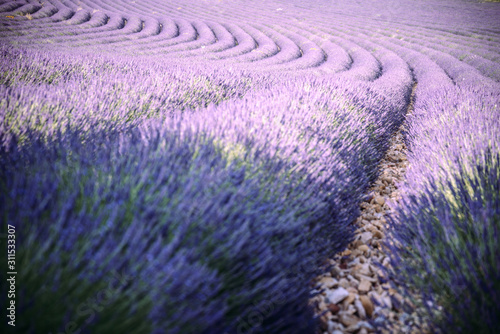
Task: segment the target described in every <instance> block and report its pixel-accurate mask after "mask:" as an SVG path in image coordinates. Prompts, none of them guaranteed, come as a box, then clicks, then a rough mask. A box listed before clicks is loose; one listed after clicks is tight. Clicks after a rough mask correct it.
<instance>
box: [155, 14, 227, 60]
mask: <svg viewBox="0 0 500 334" xmlns="http://www.w3.org/2000/svg"><path fill="white" fill-rule="evenodd" d="M192 24H193V26H194V27H195V28H196V30H197V31H198V32H199V33H200V38H199V39H197V41H196V43H191V44H190V45H189V44H182V45H180V46H178V47H176V48H174V47H171V48H168V49H164V50H159V51H156V50H155V49H149V51H148V56H150V55H155V54H159V53H168V55H169V57H180V58H186V57H195V56H198V57H202V58H203V59H204V60H205V59H206V58H211V59H216V57H217V56H214V55H213V54H212V53H213V52H215V53H218V52H222V51H225V50H231V49H232V48H233V47H235V46H236V39H235V38H234V37H233V35H231V33H230V32H229V31H228V30H227V29H226V28H224V27H223V26H222V25H220V24H217V23H213V22H212V23H209V22H201V21H194V22H192Z"/></svg>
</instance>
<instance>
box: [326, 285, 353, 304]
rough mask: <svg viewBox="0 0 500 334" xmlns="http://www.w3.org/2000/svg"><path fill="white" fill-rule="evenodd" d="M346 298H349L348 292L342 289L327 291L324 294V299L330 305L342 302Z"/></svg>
mask: <svg viewBox="0 0 500 334" xmlns="http://www.w3.org/2000/svg"><path fill="white" fill-rule="evenodd" d="M347 296H349V292H348V291H347V290H346V289H344V288H342V287H340V288H337V289H335V290H328V291H327V292H326V297H327V298H328V300H329V301H330V303H332V304H337V303H339V302H341V301H343V300H344V299H345V298H347Z"/></svg>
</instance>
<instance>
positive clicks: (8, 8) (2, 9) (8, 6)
mask: <svg viewBox="0 0 500 334" xmlns="http://www.w3.org/2000/svg"><path fill="white" fill-rule="evenodd" d="M24 5H26V1H24V0H22V1H21V0H19V1H12V2H7V3H4V4H1V5H0V13H8V12H14V11H15V10H16V9H18V8H20V7H22V6H24Z"/></svg>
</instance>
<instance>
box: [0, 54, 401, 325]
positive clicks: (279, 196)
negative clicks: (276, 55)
mask: <svg viewBox="0 0 500 334" xmlns="http://www.w3.org/2000/svg"><path fill="white" fill-rule="evenodd" d="M8 50H9V49H7V48H4V50H3V52H2V54H3V55H4V57H9V51H8ZM24 55H25V57H22V58H20V57H19V56H18V54H16V53H14V54H12V56H13V59H15V62H2V63H1V64H2V66H4V69H7V68H8V67H9V66H12V65H14V64H16V67H15V70H13V69H11V70H10V71H4V70H2V73H9V77H7V78H4V80H5V81H4V82H3V84H4V85H8V86H10V87H8V88H7V87H3V88H2V95H3V96H5V97H6V99H5V100H4V101H7V102H6V107H7V108H5V109H4V108H2V110H3V112H4V114H2V120H3V121H2V122H1V124H2V130H1V132H0V133H1V134H2V141H1V142H2V146H1V147H2V150H1V154H0V157H1V158H0V163H2V164H4V163H5V166H9V167H8V168H7V169H4V168H1V169H0V170H1V173H3V174H2V179H5V180H10V181H9V184H6V185H5V189H4V188H2V189H3V190H7V189H14V190H13V191H12V192H9V193H10V194H11V196H12V197H10V198H11V200H8V201H7V200H5V201H3V199H2V200H0V206H2V207H3V209H2V212H8V213H7V214H8V216H9V217H10V218H9V220H10V219H12V221H20V220H19V219H21V221H22V219H23V218H21V216H20V215H22V213H23V212H29V215H30V216H29V217H27V218H26V216H25V218H26V219H28V220H29V221H31V222H37V221H38V222H40V224H35V226H36V227H35V228H34V229H32V228H26V229H24V228H23V225H22V224H20V225H17V226H18V228H19V229H18V231H19V232H18V233H19V234H18V236H19V240H22V242H23V243H28V244H30V245H31V247H32V248H33V249H39V250H40V251H41V252H43V249H48V248H45V247H46V246H48V247H49V248H51V249H52V247H54V248H56V249H58V252H53V253H52V254H53V255H51V256H49V254H45V253H40V254H44V255H43V256H40V257H38V259H39V260H42V259H43V261H42V262H40V261H38V262H37V259H36V258H35V259H32V260H33V261H34V262H33V263H31V265H30V266H29V267H30V268H33V271H25V272H24V274H23V275H26V276H23V277H24V279H27V280H28V279H29V280H31V279H33V280H34V282H35V283H33V284H29V285H28V284H27V285H26V286H25V289H26V291H27V293H29V294H30V295H31V294H38V298H37V299H36V300H35V302H34V303H31V302H30V303H29V304H26V305H25V306H23V307H20V309H25V313H26V315H30V319H36V317H34V316H35V315H36V314H47V315H49V314H50V315H51V316H50V317H49V318H50V319H51V322H47V321H43V322H40V323H36V321H34V322H33V323H32V324H31V325H33V326H36V329H35V331H43V332H44V331H52V330H57V329H58V328H59V326H61V325H62V326H64V324H65V319H64V317H63V314H64V312H61V308H62V309H63V310H66V311H67V312H69V314H70V317H71V318H73V316H74V320H75V321H76V323H77V324H78V325H79V326H80V325H82V324H83V323H84V322H85V318H82V317H79V316H78V315H77V313H76V312H77V310H76V309H75V305H76V304H75V302H73V301H74V300H80V299H82V298H83V299H86V298H87V296H91V295H93V294H95V293H97V292H98V291H99V290H100V289H102V287H101V286H100V285H99V283H98V282H103V279H105V276H106V275H107V273H109V272H113V271H116V272H120V273H122V274H124V275H134V279H133V282H130V283H129V284H127V285H126V286H122V287H121V289H120V291H121V294H122V295H123V296H124V297H123V299H121V298H120V299H119V300H117V301H116V304H113V307H112V308H113V309H114V310H115V311H114V312H115V313H114V314H115V316H116V315H117V313H116V312H117V311H116V310H118V309H120V310H122V311H120V313H119V317H120V316H122V317H126V318H128V319H129V321H133V322H134V324H135V325H134V326H135V327H134V330H139V329H140V330H141V331H145V332H156V331H165V332H176V331H179V332H182V333H183V332H192V331H194V332H203V331H206V332H207V333H221V332H224V331H225V330H228V331H230V332H232V331H235V330H237V329H238V328H240V327H241V326H248V325H247V324H246V322H242V321H241V319H240V318H238V316H241V317H242V319H246V317H247V316H250V315H251V314H252V312H253V311H254V309H255V308H261V307H264V306H265V305H268V303H269V301H271V302H273V303H274V304H275V308H274V310H273V311H271V313H270V314H269V315H268V320H267V321H266V322H265V323H263V324H261V327H260V328H259V329H258V330H260V331H261V332H265V333H282V332H289V333H305V332H309V331H312V330H313V326H312V322H311V318H310V316H309V315H308V312H307V306H306V305H307V299H308V287H307V284H306V282H308V281H309V280H310V279H311V278H312V277H313V276H314V272H315V271H316V264H318V263H319V261H320V259H321V258H322V257H324V256H325V255H326V254H327V253H330V252H331V251H332V250H333V251H335V250H340V249H341V248H343V247H344V246H345V244H346V243H347V242H348V241H349V240H350V239H349V238H350V230H351V229H352V226H351V225H350V222H351V221H352V219H353V218H354V216H355V213H356V210H357V205H358V200H359V198H360V197H361V196H362V193H363V190H364V188H365V187H366V186H367V183H368V181H369V180H370V179H372V178H373V176H374V169H373V167H374V166H375V164H376V163H377V161H378V159H379V157H380V156H381V155H382V153H383V150H384V146H385V145H387V140H386V139H387V138H388V136H390V134H391V132H392V131H391V129H393V128H394V127H396V126H397V124H398V123H400V122H401V120H402V117H403V113H402V112H400V111H398V110H396V109H395V106H397V105H398V104H400V99H401V97H396V96H394V97H393V99H391V100H389V99H386V98H385V97H383V96H381V95H379V94H378V93H376V92H374V91H372V90H370V88H369V87H368V86H358V87H352V86H351V85H350V84H349V83H339V82H336V81H332V80H331V79H326V80H314V79H313V80H311V79H310V78H304V81H303V82H300V81H291V82H288V83H286V84H284V85H282V86H277V85H276V83H277V82H280V80H278V79H281V78H266V77H265V76H256V75H253V76H249V79H251V80H262V81H263V82H261V83H259V85H262V90H255V91H254V92H253V93H251V95H248V94H247V96H246V97H245V98H244V99H232V100H230V101H227V102H224V103H221V104H220V105H219V106H212V107H210V108H208V109H200V110H198V111H197V112H196V113H192V114H190V113H187V114H185V115H184V116H175V117H174V118H173V119H170V118H169V117H166V118H167V120H166V122H161V121H158V120H155V118H160V119H163V118H165V116H167V115H168V113H170V112H172V111H175V109H177V108H179V107H181V106H182V105H178V103H179V102H181V103H184V107H188V108H189V107H195V106H196V103H198V99H199V98H200V97H201V98H202V99H206V101H207V102H209V101H214V102H215V101H217V98H218V97H219V98H220V97H222V98H223V99H224V95H220V93H219V91H220V90H227V94H228V96H227V97H229V98H231V97H233V98H234V97H236V96H237V95H235V89H234V88H236V92H238V91H239V92H243V93H244V92H245V91H247V90H248V89H249V87H248V85H247V84H246V83H245V80H244V76H243V77H240V78H241V79H243V80H242V82H239V83H238V82H237V81H236V82H235V78H238V76H235V75H234V74H233V73H230V72H227V71H226V72H220V73H218V74H219V78H225V79H222V80H221V79H219V81H220V82H216V81H213V82H211V84H212V85H213V86H212V87H210V86H208V85H207V83H210V81H212V80H214V78H217V77H216V76H214V75H213V73H206V74H203V72H200V73H199V78H196V79H195V80H191V81H189V80H187V79H188V78H189V76H190V74H189V72H187V71H185V67H178V68H169V67H164V66H162V65H161V64H158V63H156V64H155V63H149V64H148V63H147V62H144V63H141V62H140V61H137V60H136V61H125V60H124V61H117V60H115V61H109V60H106V59H104V58H103V60H100V59H99V58H98V57H95V58H91V57H89V56H88V55H85V56H84V55H82V56H73V57H74V58H73V59H71V58H69V57H68V55H66V56H65V57H66V59H60V58H57V57H55V55H50V54H49V55H46V56H44V55H43V54H42V55H40V54H36V53H32V52H30V53H24ZM27 55H29V57H27ZM23 59H24V60H23ZM33 60H34V61H33ZM51 64H52V65H55V66H46V65H51ZM193 69H195V68H193ZM37 70H38V73H36V72H37ZM61 70H62V73H61ZM89 71H90V72H89ZM113 71H118V72H119V73H121V75H120V76H118V77H116V76H115V77H113V76H109V73H110V72H113ZM169 71H172V72H170V73H172V74H173V75H172V76H170V75H168V76H166V75H164V74H165V73H169ZM198 71H199V69H198ZM195 73H196V72H195ZM242 74H245V73H242ZM30 75H31V76H30ZM84 78H86V79H84ZM110 78H111V80H109V79H110ZM200 79H202V80H200ZM191 84H193V85H194V86H193V87H191V88H189V85H191ZM182 85H185V86H187V87H182ZM273 86H274V87H275V88H273V89H270V87H273ZM166 87H168V88H169V89H171V90H170V92H168V91H166ZM75 89H78V91H80V92H82V94H79V96H75V94H73V92H74V90H75ZM186 91H190V92H191V93H190V94H188V95H187V96H188V97H191V98H192V99H193V102H194V105H191V106H190V105H189V101H186V98H185V97H182V96H172V93H175V94H181V95H182V94H184V93H185V92H186ZM42 92H43V94H40V93H42ZM207 93H208V94H207ZM214 93H216V94H214ZM210 94H212V95H210ZM224 94H226V93H224ZM332 96H336V97H338V98H336V99H331V97H332ZM77 101H79V103H77ZM120 101H122V102H120ZM269 101H273V103H271V104H269V103H268V102H269ZM284 101H286V103H287V104H288V105H283V102H284ZM75 105H78V106H79V107H78V109H77V108H75ZM200 106H204V105H203V104H201V105H200ZM263 106H266V107H263ZM291 110H292V111H294V112H290V111H291ZM69 115H71V117H68V116H69ZM149 117H153V119H152V120H150V121H146V118H149ZM142 122H146V123H145V124H142V125H141V123H142ZM137 126H138V128H136V127H137ZM134 128H135V129H134ZM7 134H8V136H6V135H7ZM56 157H59V158H56ZM26 159H27V160H26ZM16 161H17V162H18V163H19V164H20V166H24V167H23V168H19V167H20V166H17V163H16ZM27 161H31V164H27V163H26V162H27ZM52 161H57V164H56V165H53V164H52ZM75 173H76V174H75ZM92 175H94V176H92ZM95 175H100V176H99V177H98V178H97V179H96V178H95ZM4 176H5V178H4ZM228 176H229V177H230V181H229V183H228ZM198 180H203V182H204V184H205V190H206V191H199V187H198ZM51 184H52V186H50V187H49V185H51ZM2 186H3V183H2ZM47 187H49V188H47ZM82 189H83V190H82ZM134 189H135V190H134ZM176 189H177V190H176ZM138 190H140V191H138ZM81 191H83V192H81ZM22 194H24V195H26V196H28V197H24V195H22ZM43 194H51V198H52V200H50V201H48V202H47V204H46V206H44V207H42V208H40V209H41V210H42V211H44V212H51V214H49V215H44V214H41V215H40V213H41V212H40V211H39V210H34V207H33V205H35V206H36V205H37V204H36V203H39V202H37V197H38V196H43ZM92 194H93V195H92ZM138 194H141V195H140V196H138ZM165 194H175V198H177V200H175V201H167V202H165V198H171V197H170V196H167V197H165ZM285 194H286V195H285ZM18 196H21V197H18ZM22 199H23V200H22ZM19 201H21V202H22V203H24V204H23V206H22V207H20V206H18V205H17V204H16V203H19ZM193 201H195V202H196V203H200V205H198V206H197V207H196V208H195V209H194V210H191V209H188V210H187V211H186V209H187V208H189V207H192V203H193ZM64 208H66V210H65V209H64ZM86 208H88V209H86ZM4 209H5V210H4ZM110 213H111V214H110ZM18 218H19V219H18ZM44 219H49V220H51V221H53V222H56V223H53V224H52V225H51V226H52V228H54V229H57V230H58V231H59V232H60V233H62V234H63V235H65V236H67V237H65V238H60V237H56V236H55V235H54V234H50V229H49V228H48V226H49V225H50V224H43V223H42V222H43V221H45V220H44ZM69 222H78V224H76V225H75V224H69ZM118 222H120V223H119V224H118ZM144 224H146V225H144ZM118 225H119V226H120V227H119V228H116V227H117V226H118ZM113 226H114V227H113ZM141 226H142V227H141ZM320 227H322V228H321V229H320ZM35 229H36V231H35ZM32 233H33V234H32ZM174 235H175V238H174V239H171V238H170V236H174ZM36 236H39V237H41V238H39V239H38V240H39V241H37V237H36ZM42 236H43V237H42ZM256 240H258V242H256ZM282 243H284V244H285V245H282ZM75 245H78V247H75ZM215 246H216V247H215ZM116 247H118V249H120V250H122V252H119V253H121V254H118V253H115V254H112V253H109V250H110V249H111V250H116V249H117V248H116ZM193 247H195V248H193ZM214 247H215V248H214ZM284 254H286V255H285V256H284ZM66 255H67V256H70V257H71V256H72V257H73V259H74V260H75V261H73V262H72V263H73V264H75V265H61V263H59V261H60V260H61V258H60V257H59V256H66ZM187 256H190V260H189V261H188V262H189V263H190V265H188V266H186V265H184V266H180V265H179V263H183V261H184V262H185V261H187V259H186V257H187ZM144 257H145V258H146V259H149V260H148V261H140V260H139V259H141V258H144ZM91 259H100V261H90V260H91ZM250 263H253V264H252V265H251V266H250V267H249V264H250ZM307 264H315V265H314V266H307ZM137 265H139V267H138V266H137ZM42 266H44V267H43V268H44V270H41V268H42ZM160 268H163V269H161V270H160ZM139 269H140V270H139ZM295 269H296V270H295ZM138 270H139V271H138ZM193 270H196V271H198V273H199V274H200V275H202V276H205V279H204V280H203V286H204V288H202V286H200V285H199V284H192V283H191V281H190V280H189V279H187V278H188V277H191V279H193V277H194V279H200V280H201V277H198V276H197V275H195V276H192V271H193ZM290 270H294V271H292V272H291V271H290ZM39 271H41V272H43V273H47V275H40V273H39ZM139 272H140V273H141V274H138V273H139ZM172 273H175V275H174V276H171V275H172ZM165 274H169V275H167V276H165ZM59 275H63V276H64V277H65V280H64V282H66V283H68V284H66V283H64V284H59V281H57V280H56V281H54V277H58V276H59ZM137 275H138V276H137ZM78 279H80V280H83V279H87V280H88V281H90V282H96V283H97V285H93V284H90V283H89V284H87V282H88V281H82V282H80V284H81V285H79V286H80V287H81V288H77V289H75V288H74V287H73V284H74V283H75V282H78ZM172 280H174V282H172ZM248 282H251V286H250V287H249V286H248V285H247V284H246V283H248ZM174 283H175V284H174ZM270 283H272V284H270ZM200 284H201V281H200ZM40 286H45V287H48V288H49V287H50V289H49V290H51V289H52V288H54V289H55V290H54V291H52V292H51V297H50V298H54V295H57V296H59V295H61V296H62V295H64V296H66V297H65V298H63V299H61V300H68V302H67V303H66V302H63V303H62V304H60V303H59V304H57V305H54V307H53V308H50V307H47V306H46V305H45V304H43V303H42V301H43V300H47V299H46V298H49V296H48V295H47V294H45V293H44V292H43V291H41V290H40ZM279 292H281V293H283V294H278V293H279ZM73 298H74V299H73ZM134 299H135V300H141V301H142V303H141V307H140V309H138V310H137V311H136V313H133V309H132V305H133V303H130V302H129V300H134ZM280 300H284V301H285V302H280ZM36 301H40V303H37V302H36ZM23 305H24V304H23ZM173 305H176V307H175V311H174V312H172V311H170V314H171V316H168V317H166V316H165V312H166V311H167V310H169V309H170V310H172V307H173ZM200 309H201V310H203V313H202V314H200V312H199V311H189V310H200ZM121 312H123V313H121ZM31 315H33V317H31ZM145 319H146V320H145ZM23 326H25V323H20V324H19V327H20V328H26V327H23ZM88 326H90V327H87V328H88V330H92V331H97V332H100V331H103V328H106V326H116V327H114V328H121V327H120V326H122V324H121V323H116V318H114V317H111V316H108V313H107V311H106V312H105V313H102V314H101V316H100V317H99V318H96V319H94V320H91V321H90V323H89V324H88ZM124 330H125V329H124Z"/></svg>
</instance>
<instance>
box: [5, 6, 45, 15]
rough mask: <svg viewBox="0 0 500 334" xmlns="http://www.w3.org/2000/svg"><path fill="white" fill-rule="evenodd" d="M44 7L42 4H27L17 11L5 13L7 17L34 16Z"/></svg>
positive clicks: (17, 8)
mask: <svg viewBox="0 0 500 334" xmlns="http://www.w3.org/2000/svg"><path fill="white" fill-rule="evenodd" d="M42 8H43V7H42V6H41V5H40V4H32V3H26V4H23V5H21V6H20V7H16V8H15V9H11V10H10V11H8V12H4V13H3V14H5V15H26V14H34V13H36V12H37V11H39V10H40V9H42Z"/></svg>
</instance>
